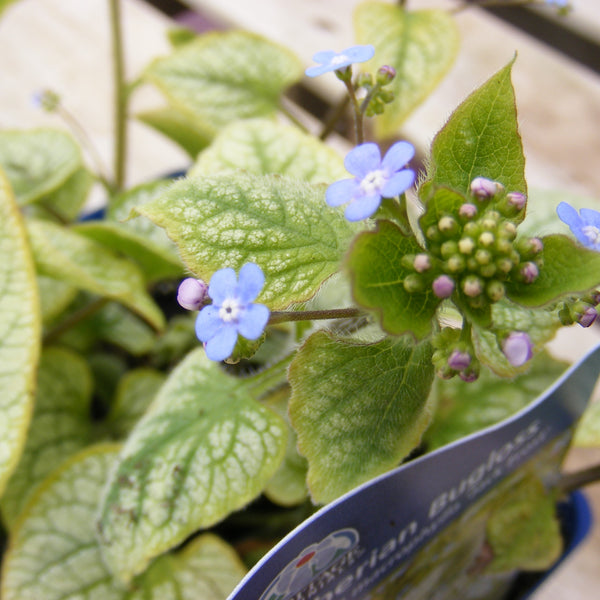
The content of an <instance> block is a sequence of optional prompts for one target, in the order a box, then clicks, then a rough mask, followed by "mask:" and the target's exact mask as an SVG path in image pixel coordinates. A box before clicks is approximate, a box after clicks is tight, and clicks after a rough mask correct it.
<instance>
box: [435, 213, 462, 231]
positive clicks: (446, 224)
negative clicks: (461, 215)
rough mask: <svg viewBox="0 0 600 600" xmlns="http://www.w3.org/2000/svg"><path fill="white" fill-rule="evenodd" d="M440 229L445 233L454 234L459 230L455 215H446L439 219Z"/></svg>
mask: <svg viewBox="0 0 600 600" xmlns="http://www.w3.org/2000/svg"><path fill="white" fill-rule="evenodd" d="M438 228H439V230H440V231H441V232H442V233H443V234H445V235H452V234H454V233H456V232H457V231H458V223H457V222H456V220H455V219H454V218H453V217H449V216H447V215H446V216H445V217H442V218H441V219H440V220H439V221H438Z"/></svg>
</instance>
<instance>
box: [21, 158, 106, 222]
mask: <svg viewBox="0 0 600 600" xmlns="http://www.w3.org/2000/svg"><path fill="white" fill-rule="evenodd" d="M93 183H94V177H93V175H92V174H91V173H90V172H89V171H88V170H87V169H86V168H85V167H81V168H80V169H77V171H75V173H73V174H72V175H71V176H70V177H69V179H67V180H66V181H65V182H64V183H63V184H62V185H61V186H60V187H59V188H58V189H56V190H55V191H54V192H52V193H50V194H48V195H47V196H44V197H43V198H40V200H39V202H38V203H36V204H33V205H32V206H30V207H29V209H30V210H31V211H32V212H33V213H34V215H35V216H36V217H37V216H38V215H39V216H42V215H44V216H46V217H47V218H50V219H51V220H52V219H54V220H58V221H66V222H70V221H73V220H75V219H76V218H77V216H78V215H79V213H80V212H81V209H82V208H83V206H84V204H85V202H86V200H87V197H88V194H89V192H90V190H91V188H92V185H93ZM33 209H35V211H37V212H35V211H34V210H33Z"/></svg>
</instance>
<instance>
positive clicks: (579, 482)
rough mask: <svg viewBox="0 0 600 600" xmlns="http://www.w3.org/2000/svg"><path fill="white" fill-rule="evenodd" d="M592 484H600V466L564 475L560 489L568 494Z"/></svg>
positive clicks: (560, 481)
mask: <svg viewBox="0 0 600 600" xmlns="http://www.w3.org/2000/svg"><path fill="white" fill-rule="evenodd" d="M591 483H600V465H594V466H593V467H588V468H587V469H582V470H581V471H576V472H575V473H568V474H563V475H562V476H561V478H560V480H559V482H558V487H559V488H560V490H561V491H563V492H564V493H566V494H569V493H570V492H572V491H574V490H577V489H579V488H581V487H584V486H586V485H589V484H591Z"/></svg>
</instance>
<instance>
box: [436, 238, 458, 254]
mask: <svg viewBox="0 0 600 600" xmlns="http://www.w3.org/2000/svg"><path fill="white" fill-rule="evenodd" d="M440 252H441V254H442V258H450V257H451V256H453V255H454V254H456V253H457V252H458V244H457V243H456V242H455V241H453V240H449V241H447V242H444V243H443V244H442V247H441V248H440Z"/></svg>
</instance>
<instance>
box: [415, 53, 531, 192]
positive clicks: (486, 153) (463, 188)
mask: <svg viewBox="0 0 600 600" xmlns="http://www.w3.org/2000/svg"><path fill="white" fill-rule="evenodd" d="M512 64H513V63H512V62H510V63H509V64H508V65H507V66H506V67H504V68H503V69H501V70H500V71H498V73H496V74H495V75H494V76H492V77H491V78H490V79H489V80H488V81H487V82H486V83H484V84H483V85H482V86H481V87H480V88H479V89H477V90H475V91H474V92H473V93H472V94H471V95H470V96H469V97H468V98H467V99H466V100H465V101H464V102H463V103H462V104H461V105H460V106H459V107H458V108H457V109H456V110H455V111H454V113H452V116H451V117H450V119H449V120H448V122H447V123H446V125H445V126H444V128H443V129H442V130H441V131H440V132H439V133H438V134H437V135H436V137H435V139H434V140H433V145H432V147H431V161H430V164H429V169H428V173H427V184H426V185H425V186H422V188H421V197H422V200H423V201H425V202H426V201H427V200H428V197H427V196H428V195H429V191H428V190H429V187H430V185H431V184H433V186H434V187H437V186H446V187H449V188H451V189H454V190H456V191H457V192H460V193H462V194H467V193H469V189H470V184H471V181H473V179H475V178H476V177H486V178H488V179H491V180H493V181H498V182H500V183H501V184H502V185H504V187H505V188H506V190H507V191H509V192H521V193H523V194H526V193H527V185H526V183H525V157H524V156H523V146H522V144H521V136H520V135H519V131H518V124H517V111H516V106H515V94H514V90H513V87H512V83H511V80H510V75H511V69H512Z"/></svg>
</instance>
